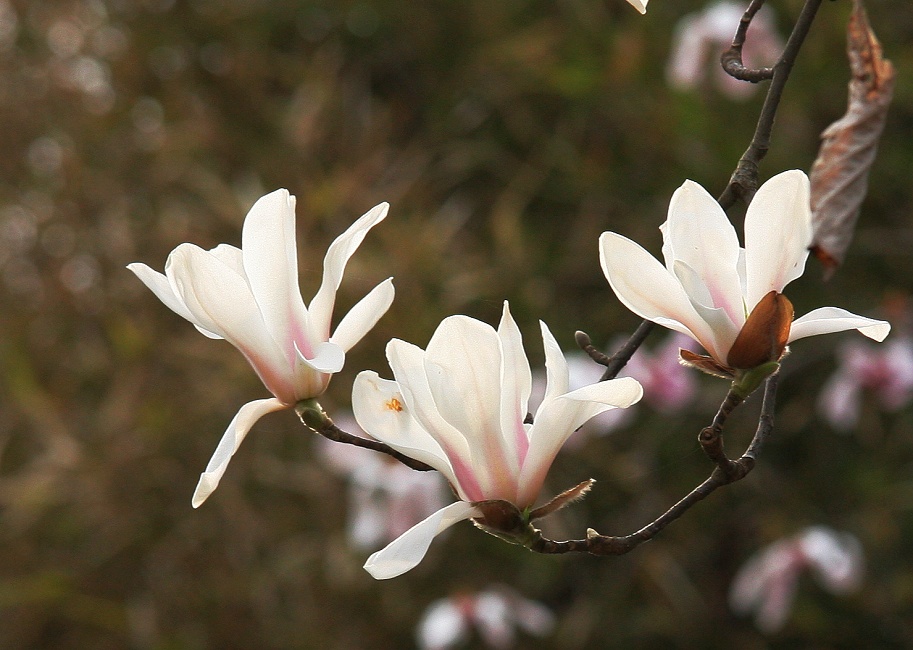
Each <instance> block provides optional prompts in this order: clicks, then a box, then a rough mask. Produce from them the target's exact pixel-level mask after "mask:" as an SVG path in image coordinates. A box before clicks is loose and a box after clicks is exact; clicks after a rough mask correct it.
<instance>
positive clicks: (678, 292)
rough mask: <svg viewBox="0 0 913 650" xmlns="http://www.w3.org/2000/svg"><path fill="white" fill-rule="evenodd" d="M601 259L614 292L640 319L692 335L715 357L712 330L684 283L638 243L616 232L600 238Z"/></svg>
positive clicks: (715, 351) (607, 233)
mask: <svg viewBox="0 0 913 650" xmlns="http://www.w3.org/2000/svg"><path fill="white" fill-rule="evenodd" d="M599 261H600V263H601V264H602V271H603V273H605V276H606V279H607V280H608V281H609V284H610V285H611V287H612V290H613V291H615V295H616V296H618V299H619V300H620V301H621V302H622V304H624V306H625V307H627V308H628V309H630V310H631V311H633V312H634V313H635V314H637V315H638V316H640V317H641V318H645V319H647V320H650V321H653V322H654V323H656V324H658V325H662V326H663V327H668V328H669V329H671V330H675V331H676V332H681V333H682V334H685V335H687V336H690V337H691V338H693V339H694V340H695V341H697V342H698V343H700V344H701V345H703V346H704V348H706V349H707V351H708V352H710V353H711V354H712V355H714V356H718V355H719V351H718V350H717V349H716V346H715V345H714V338H713V332H712V331H711V330H710V328H709V327H708V325H707V324H706V323H705V322H704V321H703V320H702V319H701V317H700V316H699V315H698V313H697V311H695V309H694V307H693V306H692V305H691V301H690V300H689V299H688V296H687V294H686V293H685V290H684V289H683V288H682V285H681V283H680V282H679V281H678V280H677V279H676V278H675V277H674V276H673V275H672V274H671V273H669V271H668V270H667V269H666V268H665V267H664V266H663V265H662V264H660V262H659V260H657V259H656V258H655V257H653V256H652V255H650V253H648V252H647V251H645V250H644V249H643V248H642V247H641V246H640V245H639V244H636V243H635V242H633V241H631V240H630V239H628V238H627V237H623V236H621V235H618V234H616V233H613V232H604V233H602V236H600V238H599Z"/></svg>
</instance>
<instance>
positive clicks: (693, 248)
mask: <svg viewBox="0 0 913 650" xmlns="http://www.w3.org/2000/svg"><path fill="white" fill-rule="evenodd" d="M664 226H665V227H664V228H663V229H662V230H663V254H664V256H665V258H666V268H667V269H668V270H669V271H671V272H672V273H673V274H675V275H676V276H677V277H678V278H679V280H680V281H681V282H682V286H683V287H684V289H685V291H686V292H687V293H688V295H689V297H690V298H691V299H692V301H697V302H699V303H700V304H701V305H703V306H705V307H711V308H720V309H723V310H724V311H725V312H726V313H727V314H728V315H729V318H730V319H731V320H732V321H733V323H736V324H740V323H741V320H742V319H743V318H744V314H745V309H744V307H743V306H742V288H741V286H740V285H739V276H738V265H739V255H740V250H741V249H740V247H739V238H738V235H736V232H735V228H733V227H732V224H731V223H730V222H729V219H728V218H727V216H726V213H725V212H724V211H723V208H721V207H720V204H719V203H717V201H716V199H715V198H713V197H712V196H710V194H709V193H708V192H707V190H705V189H704V188H703V187H701V186H700V185H698V184H697V183H695V182H694V181H685V183H684V184H683V185H682V186H681V187H680V188H678V189H677V190H676V191H675V194H673V195H672V201H671V202H670V203H669V216H668V219H667V221H666V223H665V224H664ZM707 251H713V253H712V254H710V255H708V254H707ZM679 264H684V265H686V266H687V269H688V271H689V272H690V277H688V278H687V280H688V282H686V281H685V280H686V279H685V278H683V277H682V275H681V274H680V272H679Z"/></svg>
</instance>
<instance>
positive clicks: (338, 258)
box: [308, 203, 390, 341]
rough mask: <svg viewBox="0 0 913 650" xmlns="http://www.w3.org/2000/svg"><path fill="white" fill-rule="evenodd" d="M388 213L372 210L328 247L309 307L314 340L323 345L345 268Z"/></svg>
mask: <svg viewBox="0 0 913 650" xmlns="http://www.w3.org/2000/svg"><path fill="white" fill-rule="evenodd" d="M389 209H390V205H389V204H388V203H380V204H378V205H376V206H374V207H373V208H371V209H370V210H368V212H366V213H365V214H364V215H362V216H361V217H360V218H359V219H358V220H357V221H356V222H355V223H353V224H352V225H351V226H349V228H348V229H347V230H346V231H345V232H344V233H342V234H341V235H340V236H339V237H337V238H336V240H335V241H334V242H333V243H332V244H330V248H329V249H328V250H327V254H326V257H325V258H324V260H323V280H322V281H321V283H320V288H319V289H318V290H317V294H316V295H315V296H314V298H313V300H311V304H310V306H309V307H308V313H309V315H310V319H311V327H312V331H313V334H314V336H315V337H318V338H321V339H323V340H324V341H325V340H327V339H329V338H330V320H331V319H332V317H333V305H334V304H335V303H336V290H337V289H339V284H340V283H341V282H342V274H343V273H344V272H345V270H346V264H347V263H348V262H349V258H350V257H352V255H353V254H354V253H355V251H356V250H357V249H358V247H359V246H360V245H361V242H362V241H364V238H365V235H367V234H368V231H369V230H371V228H373V227H374V226H376V225H377V224H379V223H380V222H381V221H383V220H384V218H386V216H387V210H389Z"/></svg>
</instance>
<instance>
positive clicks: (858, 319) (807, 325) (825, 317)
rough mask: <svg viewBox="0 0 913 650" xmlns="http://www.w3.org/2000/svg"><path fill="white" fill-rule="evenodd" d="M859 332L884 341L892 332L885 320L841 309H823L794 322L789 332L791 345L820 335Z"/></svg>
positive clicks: (811, 312) (813, 311)
mask: <svg viewBox="0 0 913 650" xmlns="http://www.w3.org/2000/svg"><path fill="white" fill-rule="evenodd" d="M846 330H859V333H860V334H863V335H864V336H867V337H869V338H870V339H874V340H875V341H879V342H880V341H883V340H884V339H885V337H886V336H887V335H888V333H889V332H890V331H891V324H890V323H888V322H887V321H883V320H875V319H874V318H866V317H865V316H857V315H856V314H853V313H851V312H848V311H847V310H845V309H840V308H839V307H821V308H819V309H814V310H812V311H810V312H808V313H807V314H805V316H802V317H801V318H797V319H796V320H794V321H793V324H792V327H791V328H790V330H789V343H792V342H793V341H798V340H799V339H804V338H806V337H808V336H817V335H818V334H830V333H832V332H844V331H846Z"/></svg>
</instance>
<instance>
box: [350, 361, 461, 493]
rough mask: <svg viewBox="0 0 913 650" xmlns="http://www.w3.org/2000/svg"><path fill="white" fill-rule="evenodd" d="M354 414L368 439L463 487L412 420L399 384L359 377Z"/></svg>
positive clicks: (440, 451)
mask: <svg viewBox="0 0 913 650" xmlns="http://www.w3.org/2000/svg"><path fill="white" fill-rule="evenodd" d="M352 413H353V414H354V415H355V420H356V421H357V422H358V426H360V427H361V428H362V429H364V431H365V432H367V433H368V435H370V436H372V437H374V438H376V439H377V440H380V441H381V442H383V443H384V444H386V445H389V446H390V447H392V448H393V449H395V450H396V451H398V452H400V453H401V454H404V455H406V456H409V457H410V458H414V459H416V460H419V461H421V462H423V463H425V464H427V465H431V467H433V468H435V469H436V470H437V471H439V472H440V473H441V474H443V475H444V477H445V478H446V479H447V480H448V481H449V482H450V484H451V485H453V486H455V487H459V484H458V483H457V480H456V477H455V476H454V473H453V469H452V468H451V466H450V461H449V460H448V459H447V455H446V454H445V453H444V450H443V449H441V446H440V445H439V444H438V443H437V442H436V441H435V440H434V438H432V437H431V436H430V435H429V434H428V432H427V431H425V430H424V429H423V428H422V426H421V425H420V424H419V423H418V421H417V420H416V419H415V418H414V417H412V412H411V409H410V408H409V406H408V404H407V403H406V400H405V398H404V397H403V394H402V391H401V390H400V387H399V384H398V383H397V382H395V381H391V380H389V379H381V378H380V377H379V376H378V374H377V373H376V372H374V371H372V370H364V371H362V372H360V373H358V376H357V377H356V378H355V383H354V384H353V385H352ZM461 496H463V495H461Z"/></svg>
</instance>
